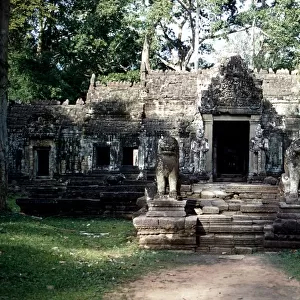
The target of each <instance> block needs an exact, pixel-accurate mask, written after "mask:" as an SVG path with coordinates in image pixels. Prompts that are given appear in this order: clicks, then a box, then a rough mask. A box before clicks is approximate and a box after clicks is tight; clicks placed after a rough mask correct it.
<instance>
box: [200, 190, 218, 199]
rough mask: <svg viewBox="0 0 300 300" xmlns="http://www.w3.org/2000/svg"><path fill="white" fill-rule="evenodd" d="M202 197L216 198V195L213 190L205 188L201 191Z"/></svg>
mask: <svg viewBox="0 0 300 300" xmlns="http://www.w3.org/2000/svg"><path fill="white" fill-rule="evenodd" d="M200 197H201V198H202V199H211V198H215V197H216V195H215V193H214V192H213V191H209V190H203V191H202V192H201V193H200Z"/></svg>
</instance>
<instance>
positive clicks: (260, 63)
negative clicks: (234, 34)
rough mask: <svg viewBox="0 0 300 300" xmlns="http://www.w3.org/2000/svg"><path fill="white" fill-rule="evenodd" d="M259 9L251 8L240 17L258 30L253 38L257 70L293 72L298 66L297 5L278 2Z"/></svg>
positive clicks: (299, 10)
mask: <svg viewBox="0 0 300 300" xmlns="http://www.w3.org/2000/svg"><path fill="white" fill-rule="evenodd" d="M267 3H269V4H265V5H264V6H261V7H255V6H253V7H252V8H251V9H250V10H249V11H247V12H245V13H244V14H243V18H244V19H243V22H244V23H247V22H248V24H251V23H252V22H253V21H255V22H254V24H255V26H257V27H258V28H260V30H261V33H260V34H259V35H257V36H256V39H258V40H259V44H260V45H259V47H258V49H257V51H256V53H255V57H254V63H255V67H256V68H259V69H260V68H264V69H268V68H272V69H273V70H274V71H276V70H278V69H281V68H285V69H288V70H293V69H295V68H297V67H298V66H299V62H300V2H299V1H297V0H277V1H272V2H267Z"/></svg>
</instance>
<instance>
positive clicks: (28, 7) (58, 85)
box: [9, 0, 142, 102]
mask: <svg viewBox="0 0 300 300" xmlns="http://www.w3.org/2000/svg"><path fill="white" fill-rule="evenodd" d="M12 1H13V9H12V17H11V19H12V21H11V26H10V36H11V39H10V73H9V74H10V78H9V79H10V90H9V99H11V100H16V99H21V100H27V101H30V100H32V99H59V100H64V99H66V98H68V99H70V101H71V102H72V101H73V102H74V101H75V100H76V99H77V98H78V97H82V98H84V96H85V95H86V92H87V88H88V86H89V78H90V76H91V74H92V73H96V74H104V75H107V74H109V73H115V72H124V71H127V70H131V69H138V68H139V65H138V61H139V57H140V51H141V48H142V47H141V40H140V39H139V33H138V31H137V30H136V26H134V25H135V24H132V22H133V20H131V19H130V18H128V10H130V7H131V6H130V2H131V1H129V0H128V1H114V5H111V4H112V3H111V1H108V0H106V1H93V0H85V1H74V0H67V1H65V0H64V1H61V0H49V1H44V0H26V1H25V2H21V1H19V0H12ZM137 24H138V23H137Z"/></svg>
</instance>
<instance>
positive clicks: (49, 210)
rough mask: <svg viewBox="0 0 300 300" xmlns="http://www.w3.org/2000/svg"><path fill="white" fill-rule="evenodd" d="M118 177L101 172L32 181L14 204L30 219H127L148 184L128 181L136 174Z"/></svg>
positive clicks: (135, 209)
mask: <svg viewBox="0 0 300 300" xmlns="http://www.w3.org/2000/svg"><path fill="white" fill-rule="evenodd" d="M119 175H120V174H118V173H117V172H116V173H115V174H112V173H106V172H103V173H96V174H91V175H82V174H78V175H72V176H71V175H70V176H60V177H59V178H57V179H56V180H46V181H42V180H41V181H34V182H32V183H30V184H27V185H26V187H25V193H26V194H27V197H22V198H18V199H17V204H18V205H19V206H20V207H21V211H22V212H24V213H27V214H34V215H54V214H96V215H99V214H102V215H103V214H105V215H109V216H118V217H127V218H131V216H132V214H133V213H134V212H135V211H137V210H138V207H137V205H136V200H137V198H139V197H141V196H143V195H144V190H145V186H146V184H147V183H148V181H145V180H144V181H140V180H134V179H132V178H134V177H135V176H137V175H136V174H126V175H125V178H122V177H118V176H119ZM127 178H128V179H127Z"/></svg>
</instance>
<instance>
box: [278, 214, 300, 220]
mask: <svg viewBox="0 0 300 300" xmlns="http://www.w3.org/2000/svg"><path fill="white" fill-rule="evenodd" d="M277 217H278V219H295V220H297V219H300V213H284V212H282V213H278V214H277Z"/></svg>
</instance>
